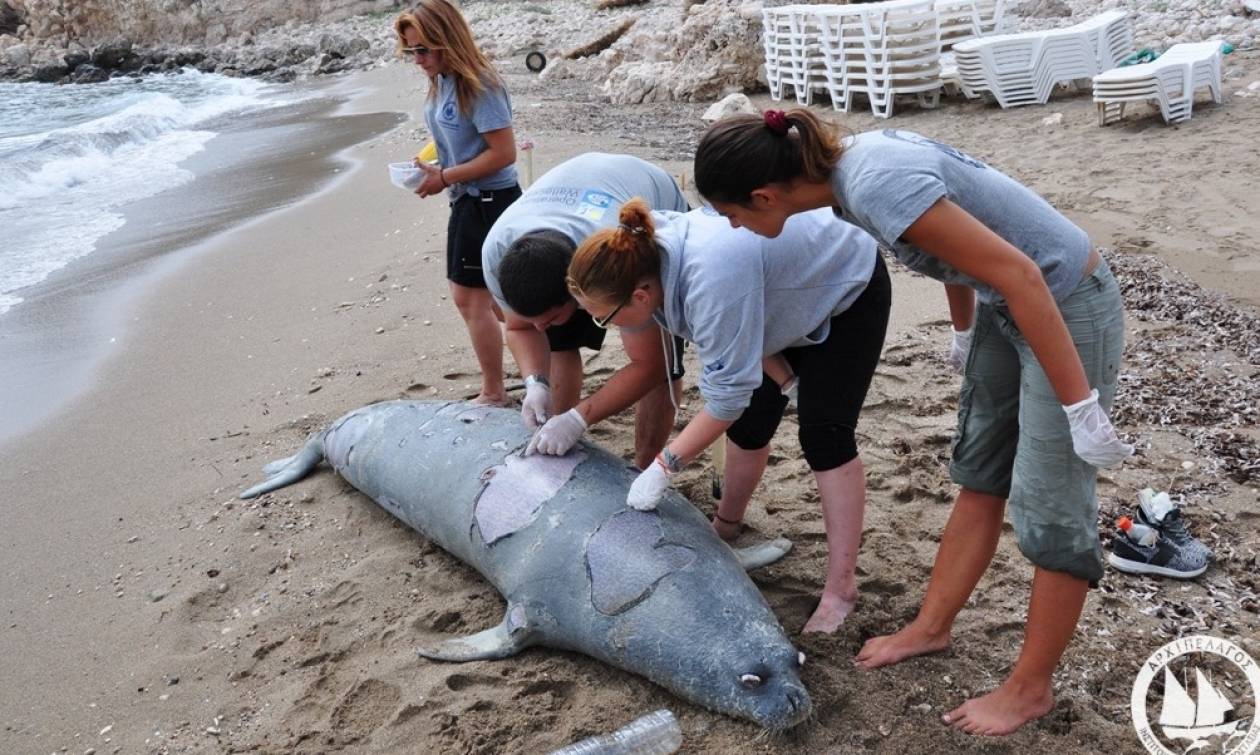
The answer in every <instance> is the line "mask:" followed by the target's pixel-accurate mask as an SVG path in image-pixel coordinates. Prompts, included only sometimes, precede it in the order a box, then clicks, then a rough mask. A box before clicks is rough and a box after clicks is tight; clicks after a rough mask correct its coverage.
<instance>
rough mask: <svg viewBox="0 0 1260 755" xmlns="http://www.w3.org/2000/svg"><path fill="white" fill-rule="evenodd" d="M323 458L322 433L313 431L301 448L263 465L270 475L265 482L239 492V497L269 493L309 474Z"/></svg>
mask: <svg viewBox="0 0 1260 755" xmlns="http://www.w3.org/2000/svg"><path fill="white" fill-rule="evenodd" d="M323 459H324V433H322V432H320V433H315V434H314V435H312V436H311V437H310V439H309V440H307V441H306V445H305V446H302V450H301V451H298V452H297V453H296V454H294V455H292V456H290V457H288V458H287V459H279V460H277V461H273V462H271V463H270V464H268V465H267V466H265V467H263V471H264V472H266V473H267V474H269V475H271V476H270V477H268V478H267V481H266V482H260V483H258V484H257V485H255V486H254V487H252V488H250V489H249V490H246V491H245V492H244V493H241V496H240V497H241V498H242V499H245V498H257V497H258V496H260V495H262V494H263V493H270V492H271V491H273V490H276V489H278V488H283V487H284V486H285V485H290V484H292V483H295V482H297V481H298V480H300V479H302V478H303V477H305V476H307V475H308V474H310V472H311V470H312V469H314V468H315V467H317V466H319V463H320V462H321V461H323Z"/></svg>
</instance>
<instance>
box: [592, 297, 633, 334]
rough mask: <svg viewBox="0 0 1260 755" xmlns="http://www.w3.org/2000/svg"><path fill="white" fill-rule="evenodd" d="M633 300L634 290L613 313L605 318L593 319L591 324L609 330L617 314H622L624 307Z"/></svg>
mask: <svg viewBox="0 0 1260 755" xmlns="http://www.w3.org/2000/svg"><path fill="white" fill-rule="evenodd" d="M632 298H634V289H631V290H630V293H628V294H626V298H624V299H622V300H621V303H620V304H618V305H617V306H616V308H614V309H613V311H611V312H609V313H608V314H607V315H605V316H604V317H598V318H596V317H592V318H591V322H593V323H595V327H597V328H602V329H603V330H608V326H609V325H611V324H612V319H613V318H614V317H616V316H617V313H618V312H620V311H621V310H622V308H623V307H625V306H626V305H627V304H629V303H630V300H631V299H632Z"/></svg>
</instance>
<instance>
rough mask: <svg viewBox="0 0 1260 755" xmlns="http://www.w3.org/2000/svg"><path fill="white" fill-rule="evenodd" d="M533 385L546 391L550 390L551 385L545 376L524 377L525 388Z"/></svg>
mask: <svg viewBox="0 0 1260 755" xmlns="http://www.w3.org/2000/svg"><path fill="white" fill-rule="evenodd" d="M535 383H537V384H538V385H541V386H542V387H544V388H546V389H548V390H550V389H551V383H550V381H548V380H547V376H546V375H526V376H525V387H526V388H529V387H530V386H531V385H534V384H535Z"/></svg>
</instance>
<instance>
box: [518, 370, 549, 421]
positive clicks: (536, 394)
mask: <svg viewBox="0 0 1260 755" xmlns="http://www.w3.org/2000/svg"><path fill="white" fill-rule="evenodd" d="M549 406H551V389H550V388H548V387H547V386H545V385H543V384H542V383H539V382H535V381H530V382H529V384H528V385H526V386H525V400H524V401H522V402H521V419H522V420H523V421H524V422H525V426H526V427H528V428H530V429H531V430H537V429H538V428H540V427H542V426H543V423H544V422H546V421H547V411H548V409H547V408H548V407H549Z"/></svg>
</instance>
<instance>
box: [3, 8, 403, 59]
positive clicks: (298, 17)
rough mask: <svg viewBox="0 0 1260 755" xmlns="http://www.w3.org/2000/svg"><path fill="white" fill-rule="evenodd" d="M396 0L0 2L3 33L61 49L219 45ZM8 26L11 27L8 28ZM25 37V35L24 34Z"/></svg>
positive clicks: (380, 9) (374, 9)
mask: <svg viewBox="0 0 1260 755" xmlns="http://www.w3.org/2000/svg"><path fill="white" fill-rule="evenodd" d="M405 4H406V3H405V2H399V1H398V0H298V1H296V2H295V1H294V0H0V6H4V7H0V34H6V33H7V34H10V35H12V36H14V37H17V38H18V39H29V40H32V41H38V42H46V43H51V44H54V45H58V46H60V47H63V48H68V47H71V46H72V44H73V43H78V44H79V45H82V46H84V47H89V48H90V47H94V46H96V45H98V44H100V43H102V42H105V41H106V40H109V39H112V38H114V37H119V36H123V37H126V38H128V39H130V40H131V41H133V42H134V43H136V44H137V45H144V46H152V45H159V44H162V45H171V44H193V45H217V44H221V43H223V42H227V41H229V40H239V39H240V38H242V37H244V36H246V35H253V34H256V33H258V32H260V31H263V30H266V29H270V28H272V27H275V26H283V25H284V24H285V23H286V22H288V21H293V22H294V23H306V22H311V21H336V20H340V19H343V18H347V17H350V16H355V15H359V14H363V13H372V12H376V11H392V10H394V9H396V8H398V7H400V6H401V5H405ZM6 27H8V28H6ZM23 32H27V33H23Z"/></svg>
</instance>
